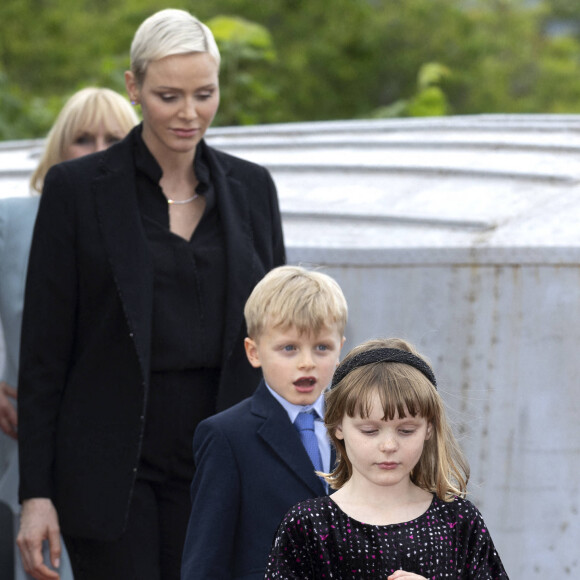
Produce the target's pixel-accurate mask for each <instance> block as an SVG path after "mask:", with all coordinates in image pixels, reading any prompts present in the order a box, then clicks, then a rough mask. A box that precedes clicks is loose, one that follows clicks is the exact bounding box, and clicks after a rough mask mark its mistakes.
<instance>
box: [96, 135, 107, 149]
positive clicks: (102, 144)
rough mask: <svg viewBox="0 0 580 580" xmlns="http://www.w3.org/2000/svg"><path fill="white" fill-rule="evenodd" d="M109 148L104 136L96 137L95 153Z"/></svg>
mask: <svg viewBox="0 0 580 580" xmlns="http://www.w3.org/2000/svg"><path fill="white" fill-rule="evenodd" d="M108 147H109V144H108V143H107V139H106V138H105V137H104V136H102V137H101V136H98V137H97V138H96V140H95V152H96V151H104V150H105V149H107V148H108Z"/></svg>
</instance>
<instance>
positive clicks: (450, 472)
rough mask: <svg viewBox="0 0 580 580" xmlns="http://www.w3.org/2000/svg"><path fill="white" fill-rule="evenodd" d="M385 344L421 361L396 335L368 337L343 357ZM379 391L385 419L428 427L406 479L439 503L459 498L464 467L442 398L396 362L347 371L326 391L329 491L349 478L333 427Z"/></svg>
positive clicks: (365, 411) (362, 409)
mask: <svg viewBox="0 0 580 580" xmlns="http://www.w3.org/2000/svg"><path fill="white" fill-rule="evenodd" d="M382 348H390V349H398V350H403V351H407V352H410V353H412V354H414V355H415V356H418V357H419V358H421V359H422V360H423V361H424V362H425V363H427V364H428V361H426V360H425V358H424V357H422V356H421V355H420V354H419V353H418V352H417V351H416V350H415V349H414V347H413V346H412V345H411V344H410V343H408V342H406V341H405V340H402V339H399V338H387V339H374V340H369V341H367V342H365V343H363V344H361V345H359V346H357V347H355V348H354V349H352V350H351V351H350V352H349V353H348V354H347V356H346V357H345V358H344V360H343V361H342V363H341V365H343V364H347V363H348V361H349V360H351V359H352V358H353V357H354V356H356V355H358V354H360V353H364V352H368V351H371V350H375V349H382ZM376 393H378V395H379V398H380V401H381V404H382V406H383V413H384V419H385V420H392V419H393V418H394V417H395V415H398V416H399V417H403V416H405V415H407V414H410V415H411V416H413V417H415V416H420V417H422V418H424V419H425V420H426V421H427V422H428V423H429V424H430V425H431V433H432V435H431V437H430V438H429V439H427V440H426V441H425V446H424V448H423V453H422V454H421V458H420V459H419V462H418V463H417V465H416V466H415V468H414V469H413V471H412V473H411V481H412V482H413V483H414V484H415V485H417V486H419V487H421V488H422V489H424V490H426V491H429V492H432V493H436V494H437V496H438V497H439V498H440V499H442V500H444V501H452V500H453V498H454V497H456V496H459V497H464V496H465V495H466V492H467V482H468V480H469V465H468V463H467V460H466V459H465V457H464V455H463V452H462V451H461V448H460V446H459V444H458V443H457V440H456V439H455V436H454V435H453V432H452V430H451V427H450V425H449V423H448V421H447V418H446V413H445V408H444V404H443V401H442V399H441V396H440V395H439V393H438V391H437V389H436V388H435V386H434V385H433V384H432V383H431V382H430V381H429V379H427V377H426V376H425V375H424V374H423V373H422V372H421V371H419V370H418V369H416V368H414V367H412V366H410V365H408V364H403V363H400V362H373V363H371V364H366V365H364V366H358V367H356V368H354V369H353V370H352V371H350V372H349V373H348V374H347V375H346V376H345V377H344V378H343V379H342V380H341V381H340V382H339V383H337V384H336V385H335V386H334V387H332V389H331V390H330V391H327V393H326V395H325V400H326V411H325V416H324V423H325V425H326V428H327V430H328V434H329V436H330V438H331V440H332V443H333V444H334V446H335V448H336V451H337V460H338V463H337V466H336V468H335V469H334V471H333V472H332V473H329V474H321V475H323V476H324V477H325V479H326V480H327V482H328V483H329V485H330V486H331V487H332V488H333V489H339V488H341V487H342V486H343V485H344V484H345V483H346V482H347V481H348V480H349V479H350V477H351V476H352V464H351V462H350V460H349V458H348V455H347V454H346V450H345V444H344V441H343V440H341V439H338V438H337V437H336V430H337V427H338V426H339V425H340V424H341V423H342V420H343V419H344V417H345V416H349V417H355V416H360V417H362V418H366V417H368V416H369V414H370V412H371V406H372V399H373V397H374V395H375V394H376Z"/></svg>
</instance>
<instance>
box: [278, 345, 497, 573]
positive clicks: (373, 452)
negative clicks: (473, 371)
mask: <svg viewBox="0 0 580 580" xmlns="http://www.w3.org/2000/svg"><path fill="white" fill-rule="evenodd" d="M326 402H327V410H326V416H325V423H326V427H327V429H328V432H329V434H330V437H331V439H332V441H333V443H334V445H335V447H336V450H337V456H338V464H337V467H336V469H335V470H334V471H333V472H332V473H330V474H322V475H323V476H324V477H325V478H326V480H327V481H328V483H329V484H330V485H331V487H333V488H334V489H337V490H338V491H336V492H335V493H334V494H333V495H332V496H330V497H320V498H317V499H312V500H307V501H304V502H301V503H299V504H297V505H295V506H294V507H293V508H292V509H291V510H290V511H289V512H288V513H287V514H286V516H285V517H284V519H283V520H282V523H281V524H280V527H279V528H278V532H277V535H276V538H275V540H274V545H273V548H272V551H271V553H270V558H269V561H268V569H267V572H266V578H267V579H272V580H273V579H289V578H292V579H298V578H300V579H317V580H318V579H320V578H335V579H337V578H338V579H347V578H348V579H353V578H373V579H379V578H382V579H387V580H420V579H423V580H426V579H433V578H437V579H441V578H455V579H457V578H462V579H477V580H494V579H497V578H501V579H503V578H507V577H508V576H507V574H506V572H505V570H504V567H503V565H502V563H501V560H500V558H499V556H498V554H497V552H496V551H495V548H494V545H493V542H492V540H491V537H490V535H489V533H488V530H487V527H486V526H485V524H484V522H483V519H482V517H481V515H480V513H479V511H478V510H477V509H476V508H475V506H473V505H472V504H471V503H470V502H469V501H467V500H466V499H463V498H464V497H465V494H466V486H467V481H468V479H469V467H468V465H467V462H466V461H465V459H464V457H463V455H462V452H461V450H460V448H459V446H458V444H457V442H456V440H455V438H454V436H453V434H452V432H451V429H450V427H449V425H448V423H447V420H446V418H445V411H444V408H443V403H442V400H441V397H440V395H439V394H438V392H437V388H436V381H435V376H434V375H433V371H432V370H431V368H430V367H429V365H428V364H427V363H426V362H425V361H424V360H423V359H422V358H421V357H420V356H419V355H418V354H417V353H416V351H415V350H414V349H413V347H412V346H411V345H409V344H408V343H406V342H405V341H403V340H399V339H386V340H372V341H369V342H366V343H364V344H362V345H361V346H359V347H357V348H355V349H353V350H352V351H351V352H350V353H349V354H348V355H347V357H346V358H345V359H344V361H343V362H342V363H341V364H340V366H339V367H338V369H337V370H336V372H335V374H334V378H333V381H332V386H331V390H330V391H329V392H328V393H327V399H326Z"/></svg>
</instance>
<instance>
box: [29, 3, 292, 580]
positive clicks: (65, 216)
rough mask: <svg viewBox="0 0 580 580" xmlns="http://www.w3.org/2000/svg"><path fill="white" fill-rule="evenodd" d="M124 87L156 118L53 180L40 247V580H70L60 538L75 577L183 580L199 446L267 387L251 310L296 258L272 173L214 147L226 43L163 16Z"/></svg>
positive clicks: (36, 257)
mask: <svg viewBox="0 0 580 580" xmlns="http://www.w3.org/2000/svg"><path fill="white" fill-rule="evenodd" d="M125 83H126V87H127V92H128V95H129V98H130V100H131V102H132V103H133V104H134V105H136V106H140V109H141V113H142V117H143V121H142V123H141V124H140V125H139V126H137V127H136V128H135V129H133V130H132V131H131V132H130V133H129V135H128V136H127V137H126V138H125V139H123V140H122V141H121V142H120V143H117V144H116V145H114V146H112V147H111V148H110V149H108V150H107V151H104V152H102V153H98V154H97V155H91V156H88V157H86V158H83V159H79V160H74V161H70V162H67V163H64V164H60V165H59V166H57V167H56V168H54V169H51V170H50V171H49V172H48V174H47V176H46V180H45V186H44V192H43V195H42V201H41V204H40V209H39V214H38V220H37V224H36V228H35V233H34V239H33V243H32V249H31V254H30V265H29V273H28V280H27V291H26V300H25V307H24V320H23V329H22V353H21V367H20V368H21V372H20V381H19V384H20V387H19V388H20V393H19V438H20V442H21V446H20V448H21V454H20V455H21V461H20V497H21V500H22V506H23V507H22V523H21V528H20V533H19V537H18V544H19V547H20V550H21V553H22V558H23V561H24V565H25V568H26V570H27V571H29V572H30V573H31V574H33V575H34V576H35V578H41V579H47V580H48V579H51V578H56V577H55V576H51V575H50V571H49V569H48V566H47V564H48V562H45V561H44V560H43V558H42V554H41V551H40V546H41V543H42V541H43V540H46V539H48V540H49V544H50V558H49V559H50V560H51V561H52V563H53V564H54V563H55V562H57V561H58V556H59V553H60V542H59V541H58V533H57V532H59V531H62V535H63V537H64V540H65V544H66V546H67V549H68V551H69V554H70V558H71V563H72V567H73V571H74V575H75V579H76V580H82V579H95V580H97V579H98V580H101V579H102V578H107V579H109V580H115V579H119V580H121V579H122V580H125V579H126V578H139V580H161V579H163V580H172V579H178V578H179V576H180V566H181V552H182V547H183V541H184V537H185V532H186V527H187V522H188V518H189V512H190V504H191V500H190V484H191V480H192V478H193V473H194V465H193V457H192V451H191V445H192V439H193V433H194V431H195V428H196V426H197V424H198V423H199V421H201V420H202V419H205V418H206V417H208V416H210V415H213V414H214V413H216V412H217V411H220V410H223V409H225V408H227V407H229V406H231V405H233V404H235V403H237V402H238V401H240V400H242V399H244V398H245V397H247V396H249V395H250V394H251V393H252V392H253V390H254V388H255V385H256V384H257V382H258V380H259V371H258V370H256V369H253V368H252V367H251V366H250V365H249V364H248V362H247V360H246V357H245V352H244V340H243V339H244V337H245V336H246V329H245V324H244V320H243V307H244V303H245V301H246V299H247V297H248V296H249V294H250V292H251V291H252V289H253V287H254V285H255V284H256V283H257V282H258V281H259V280H260V279H261V278H262V277H263V276H264V275H265V274H266V272H268V271H269V270H270V269H272V268H274V267H276V266H278V265H281V264H283V263H284V261H285V251H284V243H283V238H282V228H281V219H280V213H279V209H278V199H277V194H276V188H275V186H274V183H273V181H272V178H271V177H270V174H269V173H268V171H267V170H266V169H264V168H263V167H260V166H258V165H256V164H253V163H250V162H248V161H244V160H241V159H238V158H236V157H233V156H231V155H227V154H225V153H222V152H220V151H217V150H215V149H213V148H212V147H210V146H209V145H208V144H207V143H206V142H205V140H204V136H205V134H206V132H207V130H208V128H209V127H210V125H211V123H212V121H213V118H214V116H215V114H216V112H217V109H218V106H219V97H220V92H219V51H218V49H217V46H216V43H215V40H214V38H213V35H212V34H211V31H210V30H209V29H208V28H207V27H206V26H205V25H203V24H202V23H201V22H200V21H199V20H198V19H197V18H195V17H194V16H192V15H191V14H189V13H188V12H185V11H183V10H173V9H169V10H162V11H160V12H158V13H156V14H154V15H153V16H151V17H150V18H148V19H146V20H145V21H144V22H143V23H142V24H141V26H140V27H139V29H138V30H137V32H136V34H135V37H134V40H133V43H132V46H131V67H130V70H128V71H127V72H126V73H125ZM39 320H40V321H41V323H39V322H38V321H39ZM43 458H46V459H43Z"/></svg>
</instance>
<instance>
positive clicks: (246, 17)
mask: <svg viewBox="0 0 580 580" xmlns="http://www.w3.org/2000/svg"><path fill="white" fill-rule="evenodd" d="M166 7H174V8H184V9H187V10H190V11H192V12H193V13H194V14H195V15H196V16H198V17H200V18H201V19H202V20H203V21H205V22H207V23H208V25H209V26H210V27H211V28H212V29H213V31H214V33H215V36H216V38H217V41H218V44H219V46H220V50H221V52H222V68H221V96H222V101H221V106H220V111H219V113H218V117H217V119H216V122H217V123H219V124H222V125H229V124H253V123H271V122H284V121H302V120H319V119H345V118H364V117H367V118H368V117H371V116H373V115H380V116H385V115H387V116H391V115H395V116H402V115H442V114H469V113H486V112H487V113H493V112H514V113H515V112H546V113H549V112H578V111H579V108H580V27H576V28H574V27H571V28H569V29H566V28H562V27H558V28H557V30H558V31H560V32H561V30H564V31H566V30H569V32H565V34H563V35H562V34H561V33H560V35H558V36H553V34H552V32H551V31H553V30H554V26H553V23H554V22H556V23H558V24H560V23H561V22H562V19H568V20H565V22H569V23H572V24H574V23H579V22H580V3H579V2H577V0H543V2H528V1H526V0H333V2H332V3H327V2H313V1H312V0H267V1H266V0H258V1H256V0H211V1H210V0H196V1H195V2H191V1H189V0H171V1H169V0H155V1H154V0H91V1H90V2H89V1H88V0H2V3H0V71H3V74H4V76H3V77H1V78H0V138H2V139H9V138H19V137H29V136H41V135H43V134H45V132H46V130H47V129H48V127H49V125H50V122H51V120H52V119H53V118H54V116H55V114H56V112H57V111H58V109H59V108H60V106H61V105H62V103H63V102H64V100H65V99H66V97H68V96H69V95H70V94H71V93H73V92H74V91H75V90H78V89H79V88H80V87H82V86H87V85H101V86H109V87H111V88H114V89H116V90H118V91H119V92H124V80H123V72H124V71H125V69H127V67H128V65H129V57H128V53H129V46H130V43H131V39H132V37H133V34H134V32H135V30H136V28H137V27H138V25H139V24H140V23H141V22H142V21H143V19H144V18H146V17H147V16H149V15H150V14H152V13H153V12H155V11H157V10H159V9H162V8H166ZM555 19H556V20H555Z"/></svg>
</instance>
